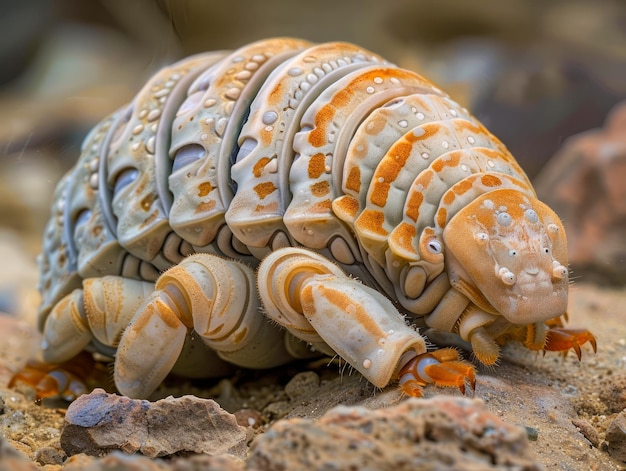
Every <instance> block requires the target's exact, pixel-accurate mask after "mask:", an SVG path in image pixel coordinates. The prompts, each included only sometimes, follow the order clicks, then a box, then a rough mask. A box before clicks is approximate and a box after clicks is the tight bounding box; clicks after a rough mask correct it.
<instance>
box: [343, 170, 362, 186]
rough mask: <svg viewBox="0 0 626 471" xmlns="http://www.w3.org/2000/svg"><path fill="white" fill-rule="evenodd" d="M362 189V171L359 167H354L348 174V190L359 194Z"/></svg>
mask: <svg viewBox="0 0 626 471" xmlns="http://www.w3.org/2000/svg"><path fill="white" fill-rule="evenodd" d="M360 188H361V169H360V168H359V167H352V168H351V169H350V171H349V172H348V178H347V179H346V190H352V191H355V192H358V191H359V190H360Z"/></svg>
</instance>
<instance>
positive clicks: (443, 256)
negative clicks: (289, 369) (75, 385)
mask: <svg viewBox="0 0 626 471" xmlns="http://www.w3.org/2000/svg"><path fill="white" fill-rule="evenodd" d="M566 250H567V246H566V240H565V233H564V230H563V226H562V225H561V222H560V221H559V219H558V217H557V216H556V215H555V214H554V212H553V211H551V210H550V209H549V208H548V207H547V206H545V205H544V204H542V203H541V202H539V201H538V200H537V199H536V195H535V193H534V191H533V188H532V186H531V184H530V182H529V180H528V178H527V177H526V175H525V174H524V172H523V171H522V169H521V168H520V167H519V166H518V164H517V163H516V162H515V160H514V159H513V157H512V156H511V155H510V154H509V152H508V151H507V150H506V148H505V147H504V146H503V145H502V143H501V142H500V141H498V140H497V139H496V138H495V137H494V136H492V135H491V134H490V133H489V132H488V131H487V130H486V129H485V128H484V127H483V126H482V125H481V124H480V123H479V122H478V121H477V120H476V119H475V118H474V117H472V116H471V115H470V114H469V113H468V111H467V110H466V109H464V108H463V107H461V106H459V105H458V104H457V103H455V102H454V101H453V100H452V99H451V98H450V97H448V96H447V95H446V94H445V93H444V92H442V91H441V90H439V89H438V88H437V87H435V86H434V85H433V84H432V83H430V82H429V81H428V80H426V79H424V78H423V77H422V76H420V75H418V74H416V73H414V72H410V71H407V70H403V69H400V68H397V67H395V66H393V65H391V64H388V63H387V62H385V61H384V60H383V59H382V58H380V57H378V56H377V55H375V54H373V53H371V52H368V51H365V50H363V49H361V48H359V47H357V46H354V45H350V44H345V43H329V44H321V45H313V44H310V43H308V42H305V41H301V40H296V39H288V38H277V39H269V40H266V41H259V42H257V43H253V44H250V45H247V46H245V47H243V48H241V49H239V50H237V51H235V52H230V53H229V52H219V53H213V54H201V55H196V56H193V57H191V58H189V59H186V60H183V61H181V62H178V63H176V64H174V65H173V66H171V67H168V68H165V69H163V70H161V71H160V72H159V73H158V74H156V75H155V76H154V77H153V78H152V79H151V80H150V81H149V82H148V83H147V85H146V86H145V87H144V88H143V89H142V90H141V91H140V93H139V94H138V95H137V97H136V98H135V100H134V101H133V102H132V103H131V104H130V105H129V106H128V107H126V108H124V109H122V110H120V111H118V112H117V113H115V114H113V115H112V116H111V117H109V118H107V119H106V120H104V121H103V122H102V123H100V124H99V125H98V126H97V127H96V128H95V129H94V130H93V131H92V132H91V133H90V135H89V136H88V137H87V138H86V140H85V142H84V145H83V149H82V154H81V157H80V159H79V160H78V163H77V164H76V166H75V167H74V168H73V169H72V170H71V171H70V172H69V174H68V175H67V176H66V177H65V178H64V179H63V180H62V181H61V182H60V183H59V186H58V188H57V193H56V195H55V202H54V204H53V214H52V217H51V219H50V222H49V224H48V227H47V231H46V234H45V237H44V247H43V254H42V257H41V272H42V281H41V290H42V295H43V303H42V307H41V313H40V321H41V328H42V329H43V332H44V343H43V350H44V356H45V359H46V360H47V361H49V362H61V361H65V360H68V359H70V358H71V357H72V356H74V355H76V354H77V353H78V352H80V351H81V350H83V349H85V348H90V349H92V350H95V351H99V352H101V353H104V354H106V355H109V356H111V357H114V358H115V360H114V361H115V383H116V385H117V388H118V389H119V391H120V392H122V393H124V394H127V395H130V396H135V397H145V396H148V395H149V394H150V393H151V392H152V391H153V390H154V389H155V388H156V387H157V386H158V385H159V383H160V382H161V381H162V380H163V379H164V378H165V376H166V375H167V374H168V373H170V372H171V371H173V372H177V373H179V374H185V375H188V376H192V377H194V376H197V377H202V376H219V375H223V374H226V373H227V372H228V370H229V367H230V365H231V364H234V365H239V366H244V367H250V368H266V367H272V366H277V365H281V364H284V363H286V362H288V361H290V360H292V359H294V358H303V357H309V356H311V355H316V354H319V352H322V353H325V354H328V355H335V354H338V355H339V356H341V357H342V358H343V359H344V360H346V361H347V362H348V363H349V364H350V365H352V366H353V367H354V368H355V369H357V370H358V371H360V372H361V373H362V374H363V375H364V376H365V377H366V378H367V379H368V380H369V381H371V382H372V383H373V384H375V385H376V386H379V387H383V386H385V385H387V384H388V383H389V382H391V381H393V380H396V379H399V380H400V382H401V384H402V387H403V389H404V390H405V391H406V392H407V393H409V394H412V395H419V394H420V391H421V386H423V385H425V384H427V383H430V382H434V383H435V384H438V385H443V386H458V387H460V388H461V389H463V386H464V384H465V382H466V381H467V382H469V383H470V384H472V385H473V382H474V368H473V367H472V366H471V365H470V364H468V363H465V362H463V361H460V360H459V357H458V354H457V353H456V351H455V350H451V349H441V350H436V351H434V352H431V353H429V352H427V348H426V342H425V339H424V337H422V335H420V333H418V330H417V329H416V328H415V326H414V325H413V324H414V323H418V324H421V326H422V327H424V328H425V329H426V330H425V333H426V335H428V336H429V338H430V339H431V340H433V341H438V340H440V341H442V342H451V343H452V344H455V345H460V346H463V347H464V348H466V349H468V350H471V351H473V353H474V355H475V356H476V358H477V359H478V360H479V361H481V362H483V363H486V364H493V363H495V362H496V360H497V359H498V354H499V346H500V345H501V344H502V343H504V342H506V341H508V340H519V341H522V342H523V343H524V344H525V345H526V346H528V347H529V348H531V349H534V350H557V351H565V352H566V351H567V350H569V349H570V348H574V349H575V350H576V352H577V353H578V354H579V355H580V345H582V344H584V343H586V342H591V344H592V345H593V346H594V348H595V340H594V339H593V336H592V335H591V334H589V333H588V332H587V331H574V330H567V329H563V328H562V323H561V321H560V318H561V317H563V316H564V315H565V313H566V308H567V287H568V271H567V251H566ZM192 254H193V255H192ZM259 261H261V262H259ZM166 269H167V271H165V272H163V270H166ZM161 272H163V273H162V274H160V273H161ZM155 281H156V283H155ZM261 301H262V307H261ZM268 318H269V320H268Z"/></svg>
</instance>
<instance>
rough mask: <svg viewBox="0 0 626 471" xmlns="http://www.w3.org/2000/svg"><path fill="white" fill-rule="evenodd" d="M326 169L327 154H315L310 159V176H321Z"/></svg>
mask: <svg viewBox="0 0 626 471" xmlns="http://www.w3.org/2000/svg"><path fill="white" fill-rule="evenodd" d="M325 171H326V156H325V155H324V154H320V153H318V154H315V155H313V156H311V160H309V178H319V177H320V176H321V175H322V174H323V173H324V172H325Z"/></svg>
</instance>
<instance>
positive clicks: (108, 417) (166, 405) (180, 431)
mask: <svg viewBox="0 0 626 471" xmlns="http://www.w3.org/2000/svg"><path fill="white" fill-rule="evenodd" d="M61 446H62V447H63V450H64V451H65V452H66V453H67V454H68V455H73V454H76V453H86V454H88V455H95V456H100V455H104V454H106V453H108V452H110V451H112V450H122V451H124V452H126V453H135V452H137V451H138V452H140V453H142V454H144V455H146V456H149V457H157V456H166V455H171V454H173V453H177V452H194V453H206V454H209V455H217V454H220V453H231V454H233V455H236V456H240V457H243V456H244V455H245V452H246V430H245V428H244V427H241V426H239V425H238V424H237V421H236V419H235V417H234V416H233V415H232V414H230V413H228V412H226V411H224V410H223V409H222V408H221V407H220V406H219V405H218V404H217V403H216V402H215V401H213V400H211V399H201V398H198V397H195V396H183V397H181V398H173V397H168V398H166V399H162V400H160V401H156V402H149V401H145V400H135V399H130V398H128V397H124V396H118V395H115V394H108V393H106V392H105V391H104V390H103V389H95V390H94V391H93V392H92V393H91V394H86V395H83V396H81V397H79V398H78V399H77V400H76V401H74V402H73V403H72V404H71V405H70V407H69V408H68V409H67V413H66V415H65V427H64V429H63V433H62V434H61Z"/></svg>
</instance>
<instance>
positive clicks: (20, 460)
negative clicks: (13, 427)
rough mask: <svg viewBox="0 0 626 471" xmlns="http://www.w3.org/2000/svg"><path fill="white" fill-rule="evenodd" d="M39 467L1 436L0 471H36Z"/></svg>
mask: <svg viewBox="0 0 626 471" xmlns="http://www.w3.org/2000/svg"><path fill="white" fill-rule="evenodd" d="M35 470H37V466H35V464H34V463H33V462H32V461H30V460H29V459H28V457H26V456H25V455H23V454H22V453H20V452H19V451H17V450H16V449H15V448H13V447H12V446H11V445H10V444H9V443H8V442H7V440H6V439H5V438H4V437H3V436H2V435H0V471H35Z"/></svg>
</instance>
